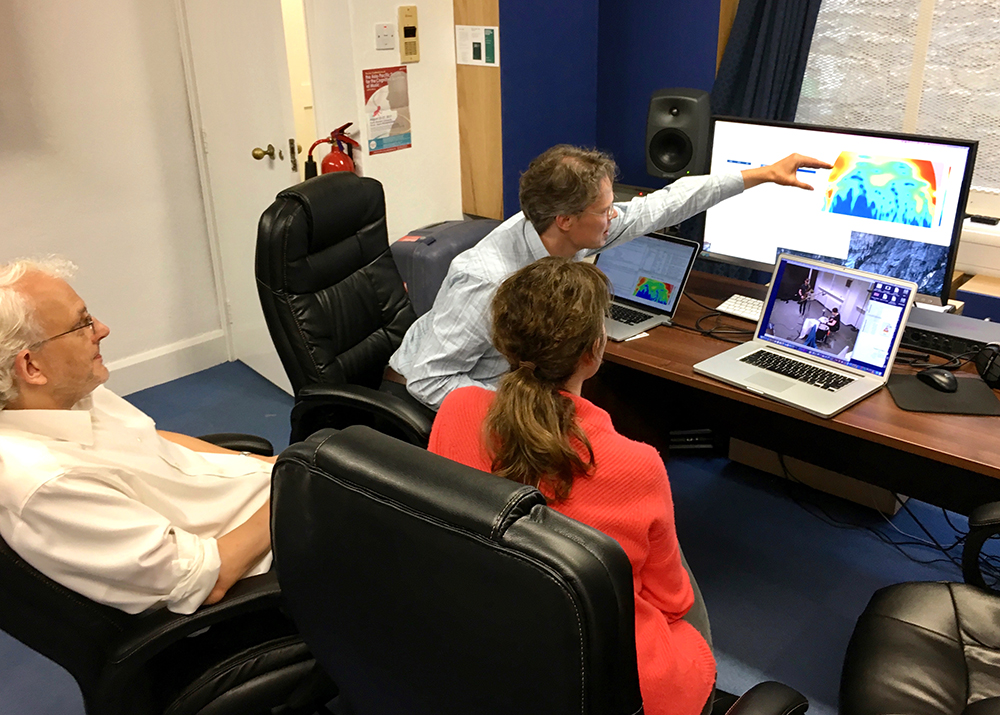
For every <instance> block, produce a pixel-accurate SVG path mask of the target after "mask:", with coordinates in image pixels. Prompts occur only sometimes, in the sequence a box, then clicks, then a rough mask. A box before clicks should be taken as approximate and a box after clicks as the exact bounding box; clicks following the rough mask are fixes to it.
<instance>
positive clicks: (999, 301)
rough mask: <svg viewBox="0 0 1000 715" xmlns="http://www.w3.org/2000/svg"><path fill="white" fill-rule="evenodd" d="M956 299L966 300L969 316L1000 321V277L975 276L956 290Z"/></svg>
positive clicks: (965, 313) (965, 311) (966, 310)
mask: <svg viewBox="0 0 1000 715" xmlns="http://www.w3.org/2000/svg"><path fill="white" fill-rule="evenodd" d="M955 298H956V300H961V301H964V302H965V310H964V311H963V312H962V314H963V315H965V316H966V317H967V318H983V319H988V320H991V321H993V322H997V323H1000V278H994V277H993V276H973V277H972V278H970V279H969V280H967V281H966V282H965V283H964V284H963V285H962V287H961V288H959V289H958V290H957V291H955Z"/></svg>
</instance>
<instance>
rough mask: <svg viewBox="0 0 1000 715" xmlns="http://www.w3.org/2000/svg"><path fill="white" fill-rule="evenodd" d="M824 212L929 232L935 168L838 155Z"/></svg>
mask: <svg viewBox="0 0 1000 715" xmlns="http://www.w3.org/2000/svg"><path fill="white" fill-rule="evenodd" d="M823 208H824V210H825V211H829V212H830V213H835V214H843V215H845V216H859V217H862V218H871V219H875V220H876V221H891V222H892V223H901V224H906V225H909V226H922V227H925V228H930V227H931V226H933V225H934V221H935V217H936V216H937V212H938V205H937V184H936V182H935V177H934V165H933V164H932V163H931V162H929V161H922V160H920V159H899V158H893V157H884V156H866V155H864V154H855V153H853V152H846V151H845V152H841V154H840V156H838V157H837V161H836V162H835V163H834V165H833V170H832V171H831V172H830V178H829V183H828V185H827V189H826V201H825V203H824V206H823Z"/></svg>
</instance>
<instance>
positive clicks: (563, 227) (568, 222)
mask: <svg viewBox="0 0 1000 715" xmlns="http://www.w3.org/2000/svg"><path fill="white" fill-rule="evenodd" d="M553 223H554V224H555V225H556V226H557V227H558V228H559V230H560V231H569V230H570V229H571V228H572V227H573V224H574V223H576V216H556V220H555V221H553Z"/></svg>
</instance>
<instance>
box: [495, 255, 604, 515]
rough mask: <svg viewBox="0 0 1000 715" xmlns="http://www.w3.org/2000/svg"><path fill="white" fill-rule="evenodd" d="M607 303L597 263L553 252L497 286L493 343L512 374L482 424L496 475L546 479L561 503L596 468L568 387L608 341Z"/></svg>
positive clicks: (531, 481) (534, 483)
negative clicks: (578, 479)
mask: <svg viewBox="0 0 1000 715" xmlns="http://www.w3.org/2000/svg"><path fill="white" fill-rule="evenodd" d="M610 300H611V299H610V291H609V285H608V280H607V278H606V277H605V276H604V274H603V273H601V271H600V270H599V269H598V268H596V267H595V266H593V265H592V264H589V263H576V262H573V261H571V260H569V259H566V258H555V257H548V258H543V259H541V260H539V261H536V262H535V263H532V264H531V265H529V266H526V267H525V268H522V269H521V270H520V271H518V272H517V273H515V274H513V275H512V276H511V277H510V278H508V279H507V280H506V281H504V282H503V284H502V285H501V286H500V288H499V289H498V290H497V293H496V296H495V297H494V299H493V305H492V320H493V345H494V347H496V349H497V350H498V351H499V352H500V353H501V354H502V355H503V356H504V357H505V358H506V359H507V362H508V363H509V364H510V372H508V373H507V374H506V375H504V376H503V377H502V378H501V379H500V385H499V387H498V388H497V394H496V397H495V398H494V399H493V402H492V404H491V405H490V408H489V411H488V413H487V416H486V422H485V426H484V428H485V431H486V434H485V438H486V445H487V448H488V450H489V452H490V455H491V457H492V465H491V471H492V472H493V473H494V474H497V475H499V476H501V477H506V478H507V479H512V480H514V481H516V482H520V483H522V484H530V485H532V486H536V487H537V486H540V485H542V484H544V485H546V487H547V488H548V489H549V491H550V492H551V494H552V495H553V500H554V501H561V500H563V499H566V498H568V497H569V494H570V489H571V488H572V486H573V480H574V479H575V478H576V477H577V476H582V475H586V474H589V473H591V472H592V471H593V469H594V466H595V462H594V450H593V447H592V446H591V443H590V440H589V439H588V438H587V435H586V434H584V432H583V430H582V429H581V428H580V426H579V425H578V424H577V421H576V407H575V405H574V403H573V400H572V399H571V398H570V397H569V396H568V395H567V394H566V393H565V392H563V388H564V387H565V385H566V382H567V381H568V380H569V379H570V378H571V377H572V376H573V375H574V374H575V372H576V370H577V368H578V366H579V365H580V361H581V359H582V358H583V357H584V356H585V355H587V354H591V353H592V352H593V351H594V349H595V346H596V345H598V344H600V342H601V340H603V339H604V313H605V311H606V310H607V308H608V305H609V304H610ZM581 446H582V447H583V451H584V452H585V453H586V455H587V458H586V459H584V458H581V456H580V451H581V450H580V447H581Z"/></svg>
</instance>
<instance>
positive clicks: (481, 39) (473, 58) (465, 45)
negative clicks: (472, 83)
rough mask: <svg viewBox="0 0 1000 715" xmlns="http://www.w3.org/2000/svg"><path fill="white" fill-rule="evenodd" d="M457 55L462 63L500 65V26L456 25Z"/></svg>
mask: <svg viewBox="0 0 1000 715" xmlns="http://www.w3.org/2000/svg"><path fill="white" fill-rule="evenodd" d="M455 56H456V59H457V61H458V64H460V65H486V66H488V67H499V66H500V28H498V27H482V26H480V25H455Z"/></svg>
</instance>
